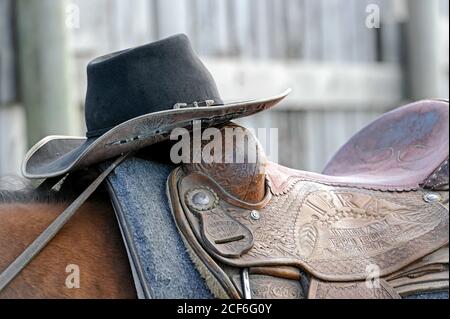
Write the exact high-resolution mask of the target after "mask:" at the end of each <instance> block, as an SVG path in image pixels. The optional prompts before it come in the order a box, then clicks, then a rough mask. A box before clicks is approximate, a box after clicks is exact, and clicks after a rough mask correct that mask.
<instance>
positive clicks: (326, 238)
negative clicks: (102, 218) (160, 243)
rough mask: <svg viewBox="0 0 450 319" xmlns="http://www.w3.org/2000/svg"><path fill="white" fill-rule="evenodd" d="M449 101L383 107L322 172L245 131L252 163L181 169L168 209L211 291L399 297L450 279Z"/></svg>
mask: <svg viewBox="0 0 450 319" xmlns="http://www.w3.org/2000/svg"><path fill="white" fill-rule="evenodd" d="M448 111H449V110H448V103H446V102H439V101H423V102H418V103H413V104H410V105H407V106H404V107H402V108H399V109H397V110H394V111H392V112H389V113H386V114H385V115H383V116H382V117H380V118H379V119H377V120H376V121H374V122H373V123H372V124H370V125H369V126H367V127H366V128H364V129H362V130H361V131H360V132H359V133H357V134H356V135H355V136H354V137H353V138H352V139H350V141H349V142H348V143H347V144H345V145H344V146H343V147H342V148H341V149H340V150H339V151H338V152H337V154H336V155H335V156H334V157H333V159H332V160H331V161H330V162H329V163H328V165H327V167H326V169H325V171H324V174H317V173H311V172H304V171H297V170H293V169H289V168H286V167H283V166H281V165H278V164H275V163H271V162H267V161H266V159H265V157H264V152H263V150H262V148H261V147H260V146H259V145H258V143H257V141H256V139H255V137H254V136H252V135H251V133H250V132H246V133H247V136H248V139H250V140H251V139H254V140H255V144H257V145H258V146H257V150H258V152H257V153H258V155H257V156H256V160H255V161H253V162H251V163H250V162H245V163H223V164H220V163H215V164H206V163H200V164H184V165H183V166H181V167H178V168H177V169H175V170H174V171H173V172H172V174H171V176H170V177H169V180H168V190H169V194H170V200H171V204H172V212H173V215H174V217H175V220H176V223H177V226H178V228H179V230H180V233H181V234H182V237H183V239H184V241H185V244H186V246H187V247H188V250H189V251H190V255H191V257H192V259H193V261H194V263H195V264H196V265H197V267H198V269H199V271H200V272H201V273H202V275H203V276H204V277H205V279H206V281H207V283H208V286H209V288H210V289H211V290H212V292H213V293H214V294H215V295H216V296H218V297H231V298H250V297H254V298H280V297H281V298H306V297H309V298H351V297H354V298H400V296H406V295H408V294H411V293H413V292H417V291H428V290H440V289H448V246H447V245H448V230H449V228H448V227H449V226H448V198H449V194H448V137H449V136H448V135H449V133H448ZM234 127H235V126H234ZM224 130H225V128H222V130H221V132H222V134H224V133H223V132H224ZM244 144H245V143H241V144H239V143H236V145H235V146H234V148H235V151H236V152H238V153H245V152H246V150H245V146H244ZM430 256H440V257H439V258H438V257H435V258H432V257H430ZM442 256H443V257H442ZM427 260H432V262H427ZM412 278H415V279H414V280H413V279H412Z"/></svg>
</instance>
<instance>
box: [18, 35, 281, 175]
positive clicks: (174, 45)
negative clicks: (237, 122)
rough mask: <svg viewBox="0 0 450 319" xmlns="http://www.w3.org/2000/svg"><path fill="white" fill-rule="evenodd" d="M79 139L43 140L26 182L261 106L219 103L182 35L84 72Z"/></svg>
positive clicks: (263, 105) (262, 103) (265, 103)
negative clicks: (178, 129) (83, 125)
mask: <svg viewBox="0 0 450 319" xmlns="http://www.w3.org/2000/svg"><path fill="white" fill-rule="evenodd" d="M87 74H88V89H87V94H86V109H85V118H86V125H87V129H88V131H87V133H86V137H67V136H66V137H64V136H49V137H46V138H44V139H43V140H41V141H40V142H38V143H37V144H36V145H35V146H33V147H32V148H31V149H30V151H29V152H28V153H27V155H26V156H25V160H24V162H23V165H22V173H23V175H24V176H25V177H27V178H48V177H55V176H59V175H62V174H65V173H67V172H69V171H72V170H75V169H78V168H81V167H85V166H88V165H91V164H94V163H98V162H101V161H104V160H106V159H109V158H112V157H115V156H117V155H120V154H122V153H126V152H130V151H134V150H138V149H141V148H143V147H146V146H149V145H151V144H154V143H157V142H160V141H163V140H165V139H168V137H169V135H170V132H171V130H173V129H174V128H176V127H186V128H190V127H192V123H193V120H201V121H202V125H203V126H211V125H216V124H220V123H224V122H228V121H229V120H232V119H235V118H239V117H244V116H248V115H251V114H254V113H257V112H260V111H263V110H265V109H268V108H270V107H272V106H274V105H275V104H277V103H278V102H279V101H280V100H282V99H283V98H284V97H285V96H286V95H287V94H289V91H290V90H287V91H285V92H284V93H282V94H280V95H277V96H273V97H270V98H266V99H259V100H251V101H242V102H233V103H224V102H223V101H222V99H221V97H220V95H219V92H218V90H217V87H216V84H215V82H214V79H213V78H212V76H211V74H210V73H209V71H208V70H207V69H206V67H205V66H204V65H203V64H202V62H201V61H200V60H199V58H198V57H197V55H196V54H195V52H194V51H193V49H192V47H191V45H190V43H189V39H188V38H187V36H185V35H183V34H179V35H175V36H172V37H169V38H167V39H164V40H160V41H157V42H154V43H150V44H147V45H143V46H140V47H136V48H132V49H128V50H123V51H119V52H116V53H112V54H109V55H106V56H102V57H99V58H97V59H95V60H93V61H92V62H90V63H89V65H88V67H87Z"/></svg>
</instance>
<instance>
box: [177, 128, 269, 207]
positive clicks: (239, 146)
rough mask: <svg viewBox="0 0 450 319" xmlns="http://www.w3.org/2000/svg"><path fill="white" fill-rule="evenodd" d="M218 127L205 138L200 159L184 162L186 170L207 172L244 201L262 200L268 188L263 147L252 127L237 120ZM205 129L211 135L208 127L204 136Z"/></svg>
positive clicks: (256, 201) (229, 191)
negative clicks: (208, 137)
mask: <svg viewBox="0 0 450 319" xmlns="http://www.w3.org/2000/svg"><path fill="white" fill-rule="evenodd" d="M219 131H220V134H212V135H211V136H210V137H211V138H210V139H209V140H202V146H201V149H202V158H201V162H200V163H189V164H184V167H183V168H184V170H185V171H186V172H187V173H191V172H200V173H203V174H206V175H208V176H209V177H210V178H212V179H213V180H214V181H215V182H216V183H217V184H219V185H220V186H221V187H222V188H223V189H224V190H225V191H226V192H228V193H229V194H230V195H232V196H234V197H236V198H238V199H240V200H242V201H245V202H249V203H258V202H260V201H262V200H263V199H264V197H265V192H266V187H265V167H266V156H265V154H264V150H263V148H262V147H261V145H260V144H259V142H258V140H257V139H256V137H255V136H254V135H253V133H252V132H251V131H250V130H248V129H246V128H244V127H242V126H239V125H237V124H234V123H228V124H226V125H225V126H223V127H221V128H220V129H219ZM216 132H217V131H216ZM205 133H207V134H206V135H209V133H208V132H207V131H206V130H205V131H203V137H205ZM192 153H194V152H192Z"/></svg>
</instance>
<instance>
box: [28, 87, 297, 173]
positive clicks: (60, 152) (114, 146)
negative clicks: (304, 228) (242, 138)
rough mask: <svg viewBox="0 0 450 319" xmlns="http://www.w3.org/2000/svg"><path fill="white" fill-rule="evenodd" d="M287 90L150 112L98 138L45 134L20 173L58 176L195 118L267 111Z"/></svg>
mask: <svg viewBox="0 0 450 319" xmlns="http://www.w3.org/2000/svg"><path fill="white" fill-rule="evenodd" d="M290 92H291V90H290V89H288V90H286V91H284V92H283V93H281V94H279V95H276V96H273V97H270V98H266V99H259V100H251V101H245V102H234V103H228V104H223V105H219V106H209V107H187V108H181V109H171V110H165V111H160V112H154V113H149V114H145V115H142V116H139V117H136V118H133V119H130V120H128V121H126V122H124V123H122V124H120V125H118V126H116V127H114V128H112V129H111V130H109V131H108V132H106V133H105V134H103V135H101V136H98V137H92V138H86V137H70V136H48V137H46V138H44V139H42V140H41V141H39V142H38V143H37V144H36V145H34V146H33V147H32V148H31V149H30V150H29V151H28V153H27V154H26V155H25V159H24V161H23V163H22V174H23V176H24V177H26V178H29V179H39V178H50V177H56V176H60V175H63V174H66V173H68V172H70V171H73V170H76V169H78V168H82V167H86V166H89V165H92V164H94V163H99V162H101V161H104V160H107V159H110V158H113V157H116V156H118V155H120V154H123V153H128V152H132V151H136V150H139V149H142V148H144V147H147V146H150V145H152V144H155V143H158V142H161V141H164V140H167V139H168V138H169V136H170V132H171V131H172V130H173V129H175V128H177V127H186V128H187V127H191V126H192V122H193V121H195V120H201V121H202V125H204V126H213V125H218V124H222V123H225V122H228V121H230V120H233V119H236V118H241V117H245V116H249V115H252V114H255V113H258V112H261V111H264V110H267V109H269V108H271V107H273V106H274V105H276V104H277V103H278V102H280V101H281V100H282V99H284V98H285V97H286V96H287V95H288V94H289V93H290Z"/></svg>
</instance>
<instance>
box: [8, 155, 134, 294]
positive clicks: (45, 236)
mask: <svg viewBox="0 0 450 319" xmlns="http://www.w3.org/2000/svg"><path fill="white" fill-rule="evenodd" d="M129 154H130V153H127V154H123V155H121V156H120V157H118V158H117V159H116V160H115V161H114V162H113V163H112V164H111V165H110V166H109V167H108V168H107V169H106V170H105V171H103V172H102V173H101V174H100V175H99V176H98V177H97V178H96V179H95V180H94V181H93V182H92V183H91V184H90V185H89V186H88V187H87V188H86V189H85V190H84V191H83V192H82V193H81V194H80V195H79V196H78V197H77V198H76V199H75V200H74V201H73V202H72V204H70V205H69V207H67V208H66V209H65V210H64V211H63V212H62V213H61V214H60V215H59V216H58V217H57V218H56V219H55V220H54V221H53V222H52V223H51V224H50V225H49V226H48V227H47V228H46V229H45V230H44V231H43V232H42V233H41V234H40V235H39V236H38V237H37V238H36V239H35V240H34V241H33V243H31V244H30V245H29V246H28V247H27V248H26V249H25V250H24V251H23V252H22V253H21V254H20V255H19V256H18V257H17V258H16V259H15V260H14V261H13V262H12V263H11V264H10V265H9V266H8V267H7V268H6V269H5V270H4V271H3V272H2V273H0V292H1V291H2V290H3V289H4V288H5V287H6V286H8V284H9V283H10V282H11V281H12V280H13V279H14V278H15V277H16V276H17V275H18V274H19V273H20V272H21V271H22V270H23V269H24V268H25V267H26V265H28V263H30V262H31V261H32V260H33V258H34V257H35V256H36V255H37V254H38V253H39V252H40V251H41V250H42V249H43V248H44V247H45V246H46V245H47V244H48V243H49V242H50V240H52V238H53V237H55V235H56V234H57V233H58V232H59V231H60V230H61V228H62V227H63V226H64V225H65V224H66V223H67V222H68V221H69V220H70V218H71V217H72V216H73V215H74V214H75V213H76V212H77V210H78V209H79V208H80V207H81V205H83V204H84V203H85V202H86V200H87V199H88V198H89V197H90V196H91V195H92V193H93V192H94V191H95V190H96V189H97V188H98V187H99V186H100V185H101V183H102V182H103V181H104V180H105V178H106V177H107V176H108V175H109V174H110V173H111V172H112V171H113V170H114V169H115V168H116V167H117V166H119V165H120V163H122V162H123V160H125V159H126V158H127V157H128V156H129Z"/></svg>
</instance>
